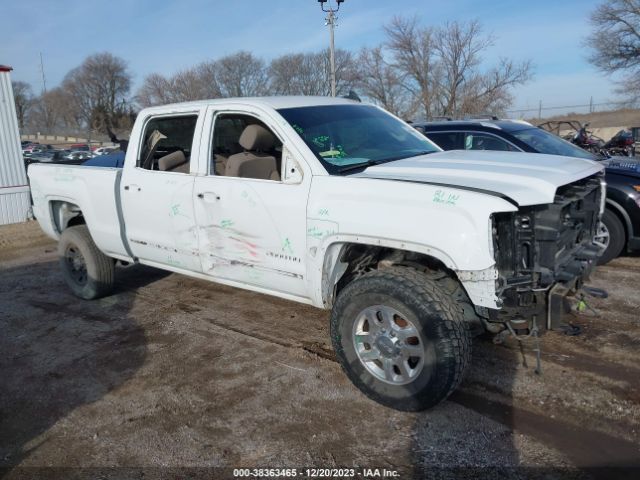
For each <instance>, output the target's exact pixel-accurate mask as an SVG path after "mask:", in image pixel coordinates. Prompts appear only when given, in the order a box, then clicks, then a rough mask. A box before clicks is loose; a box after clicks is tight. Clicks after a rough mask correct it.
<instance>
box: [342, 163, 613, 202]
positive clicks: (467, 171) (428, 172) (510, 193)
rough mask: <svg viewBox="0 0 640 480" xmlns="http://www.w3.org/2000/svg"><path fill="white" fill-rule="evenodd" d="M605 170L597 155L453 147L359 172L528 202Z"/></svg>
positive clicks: (550, 197) (551, 197)
mask: <svg viewBox="0 0 640 480" xmlns="http://www.w3.org/2000/svg"><path fill="white" fill-rule="evenodd" d="M602 169H603V166H602V165H600V164H599V163H597V162H594V161H591V160H584V159H581V158H572V157H562V156H559V155H543V154H540V153H520V152H496V151H485V150H481V151H473V150H450V151H447V152H438V153H431V154H429V155H422V156H419V157H412V158H406V159H404V160H396V161H394V162H389V163H384V164H382V165H376V166H373V167H369V168H367V169H366V170H365V171H363V172H362V173H359V174H357V175H354V176H358V177H366V178H378V179H389V180H401V181H410V182H422V183H431V184H441V185H449V186H452V187H456V186H457V187H461V188H469V189H474V190H484V191H488V192H492V193H496V194H499V195H501V196H505V197H508V198H510V199H511V200H513V201H514V202H515V203H517V204H518V205H521V206H524V205H539V204H544V203H553V201H554V197H555V194H556V190H557V188H558V187H560V186H562V185H566V184H568V183H572V182H575V181H577V180H580V179H581V178H584V177H588V176H590V175H593V174H595V173H598V172H600V171H602Z"/></svg>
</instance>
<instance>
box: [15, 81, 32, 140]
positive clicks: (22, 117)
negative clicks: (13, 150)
mask: <svg viewBox="0 0 640 480" xmlns="http://www.w3.org/2000/svg"><path fill="white" fill-rule="evenodd" d="M11 86H12V88H13V99H14V102H15V105H16V115H17V116H18V127H20V130H24V127H25V124H26V120H27V116H28V114H29V110H30V109H31V107H32V106H33V92H32V91H31V85H29V84H28V83H26V82H21V81H15V82H11Z"/></svg>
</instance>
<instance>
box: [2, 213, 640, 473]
mask: <svg viewBox="0 0 640 480" xmlns="http://www.w3.org/2000/svg"><path fill="white" fill-rule="evenodd" d="M55 247H56V246H55V243H53V242H52V241H51V240H49V239H47V238H46V237H44V236H43V235H42V233H41V232H40V230H39V228H38V226H37V224H35V223H33V222H31V223H27V224H22V225H12V226H4V227H0V329H1V332H2V333H1V334H0V477H3V476H4V477H6V478H10V479H13V478H30V477H31V476H33V475H37V476H48V477H52V476H56V475H58V476H59V478H72V477H74V476H76V477H81V476H83V475H84V476H86V477H87V478H106V477H107V476H108V477H109V478H112V477H113V476H114V475H115V476H118V475H119V476H120V477H121V478H153V477H154V475H156V476H158V477H166V476H167V475H169V476H170V477H171V478H196V477H198V476H199V475H200V476H203V477H206V478H223V477H225V476H232V474H231V470H216V469H210V468H209V467H225V468H227V469H229V468H235V467H247V468H254V467H255V468H267V467H282V468H284V467H302V466H316V467H333V466H341V467H350V466H353V467H366V468H375V467H378V468H387V469H395V470H398V471H399V472H400V475H401V477H399V478H424V475H425V474H430V475H434V474H436V473H437V474H438V476H441V477H442V476H451V478H453V477H460V476H467V477H468V478H478V476H480V477H486V478H501V477H503V478H507V477H509V478H511V477H513V476H515V475H520V476H521V478H530V477H531V476H540V478H543V477H544V478H550V477H551V478H552V477H554V476H570V477H575V478H582V477H585V476H586V477H588V476H592V477H596V478H611V475H612V474H613V473H615V474H617V475H618V476H622V475H626V474H628V475H634V474H636V475H635V478H639V477H638V475H640V470H635V471H634V470H625V469H627V468H628V467H636V468H640V448H639V444H640V381H639V380H640V363H639V362H638V360H639V359H640V353H639V352H638V347H639V346H640V320H639V317H640V315H638V311H639V308H640V296H639V295H638V285H639V284H640V258H638V257H623V258H620V259H618V260H615V261H614V262H612V263H611V264H610V265H609V266H606V267H602V268H600V269H599V270H598V272H597V274H596V275H595V278H594V281H593V282H592V284H593V285H595V286H599V287H603V288H606V289H608V290H609V292H610V297H609V298H608V299H606V300H594V301H592V302H591V303H592V305H593V306H594V307H595V308H596V309H597V311H598V313H599V316H597V317H595V316H587V315H581V316H576V317H575V318H574V319H573V321H574V322H575V323H577V324H579V325H581V326H582V327H583V334H582V335H579V336H575V337H568V336H564V335H561V334H559V333H556V332H550V333H548V334H546V335H545V336H544V337H543V339H542V345H541V346H542V353H543V355H542V361H543V373H542V375H537V374H535V373H534V368H533V367H534V366H535V357H534V356H533V354H532V351H531V348H532V346H531V345H525V346H524V352H521V350H520V348H519V346H518V344H517V343H516V342H513V341H507V342H506V343H505V344H503V345H493V343H491V341H489V340H488V339H483V338H479V339H476V341H475V342H474V353H473V362H472V367H471V369H470V371H469V373H468V375H467V377H466V380H465V381H464V383H463V385H462V386H461V388H460V389H459V390H458V391H457V392H455V393H454V394H453V395H452V396H451V397H450V399H449V400H448V401H446V402H444V403H442V404H441V405H439V406H438V407H436V408H434V409H432V410H430V411H427V412H423V413H401V412H396V411H394V410H390V409H387V408H385V407H382V406H380V405H377V404H375V403H373V402H372V401H370V400H368V399H367V398H365V397H364V396H363V395H361V394H360V393H359V392H358V391H357V390H356V389H355V388H354V387H353V386H352V385H351V384H350V382H349V381H348V380H347V379H346V377H345V375H344V374H343V373H342V371H341V370H340V367H339V366H338V364H337V363H336V362H335V359H334V357H333V352H332V351H331V347H330V342H329V335H328V313H327V312H324V311H321V310H318V309H315V308H312V307H308V306H304V305H299V304H297V303H292V302H288V301H285V300H280V299H277V298H272V297H269V296H266V295H260V294H255V293H251V292H246V291H242V290H238V289H233V288H228V287H224V286H220V285H216V284H213V283H208V282H204V281H200V280H194V279H191V278H187V277H184V276H180V275H176V274H169V273H166V272H161V271H158V270H153V269H149V268H144V267H139V266H136V267H128V268H120V269H119V270H118V272H117V277H118V280H117V284H118V285H117V290H116V292H115V293H114V294H113V295H112V296H109V297H107V298H104V299H102V300H98V301H93V302H86V301H81V300H78V299H76V298H75V297H73V296H72V295H71V294H70V292H69V290H68V289H67V288H66V287H65V286H64V285H63V282H62V277H61V275H60V273H59V270H58V265H57V259H56V253H55ZM523 361H524V362H526V365H523ZM37 467H58V468H57V469H56V468H46V469H38V468H37ZM69 467H70V469H67V470H65V469H63V468H69ZM109 467H119V468H117V469H110V468H109ZM125 467H130V469H126V468H125ZM515 467H520V468H517V469H516V468H515ZM522 467H531V468H530V469H523V468H522ZM603 467H620V469H619V470H616V471H614V472H612V471H611V470H603V469H602V468H603ZM623 467H624V468H623ZM101 468H102V469H103V470H101ZM172 468H174V469H177V470H172ZM185 468H188V469H190V470H184V469H185ZM101 475H103V476H101ZM361 478H364V477H361ZM624 478H633V477H631V476H630V477H624Z"/></svg>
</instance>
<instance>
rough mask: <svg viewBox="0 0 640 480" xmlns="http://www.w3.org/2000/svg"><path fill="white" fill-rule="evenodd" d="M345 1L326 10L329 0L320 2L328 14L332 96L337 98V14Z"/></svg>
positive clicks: (337, 0)
mask: <svg viewBox="0 0 640 480" xmlns="http://www.w3.org/2000/svg"><path fill="white" fill-rule="evenodd" d="M343 2H344V0H336V4H337V6H336V7H335V8H333V7H331V6H329V7H327V8H326V9H325V6H324V4H325V3H328V1H327V0H318V3H319V4H320V7H321V8H322V11H323V12H325V13H327V18H326V23H325V25H327V26H328V27H329V62H330V64H331V96H332V97H335V96H336V47H335V42H334V29H335V26H336V20H337V19H338V17H337V16H336V13H337V11H338V10H340V4H341V3H343Z"/></svg>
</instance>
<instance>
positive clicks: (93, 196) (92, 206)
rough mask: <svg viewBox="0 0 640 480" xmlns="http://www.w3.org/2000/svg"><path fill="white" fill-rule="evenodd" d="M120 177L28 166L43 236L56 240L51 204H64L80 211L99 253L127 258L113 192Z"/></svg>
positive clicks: (111, 172) (105, 171)
mask: <svg viewBox="0 0 640 480" xmlns="http://www.w3.org/2000/svg"><path fill="white" fill-rule="evenodd" d="M120 173H121V171H120V170H119V169H116V168H104V167H84V166H81V165H77V166H76V165H65V166H53V165H41V164H40V165H39V164H32V165H30V166H29V179H30V181H31V191H32V195H33V203H34V207H33V213H34V215H35V216H36V218H37V219H38V222H40V226H41V227H42V229H43V230H44V231H45V233H47V234H48V235H49V236H51V237H53V238H56V239H57V238H58V232H57V229H56V226H55V225H54V224H53V223H52V222H53V219H52V215H51V210H50V209H51V202H53V201H56V200H58V201H66V202H69V203H72V204H74V205H77V206H78V207H80V209H81V210H82V212H83V215H84V218H85V220H86V222H87V226H88V227H89V231H90V232H91V236H92V237H93V240H94V242H95V243H96V245H97V246H98V248H100V250H102V251H103V252H104V253H105V254H107V255H115V256H118V257H128V255H127V252H126V249H125V246H124V243H123V241H122V236H121V232H120V226H121V219H120V218H119V214H118V202H117V199H118V198H119V195H118V194H117V192H116V191H115V188H116V178H117V177H118V175H120Z"/></svg>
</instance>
